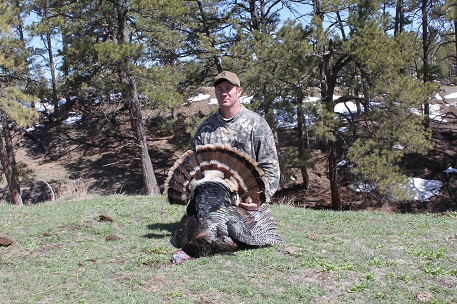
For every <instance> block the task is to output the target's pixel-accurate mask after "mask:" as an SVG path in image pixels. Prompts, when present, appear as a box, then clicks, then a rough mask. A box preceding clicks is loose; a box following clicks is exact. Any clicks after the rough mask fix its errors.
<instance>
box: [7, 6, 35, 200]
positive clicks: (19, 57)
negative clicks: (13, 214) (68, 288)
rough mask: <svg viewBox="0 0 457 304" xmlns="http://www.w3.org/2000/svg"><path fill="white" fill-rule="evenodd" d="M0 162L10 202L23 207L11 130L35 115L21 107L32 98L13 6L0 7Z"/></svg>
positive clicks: (20, 23) (16, 13)
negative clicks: (27, 83) (26, 84)
mask: <svg viewBox="0 0 457 304" xmlns="http://www.w3.org/2000/svg"><path fill="white" fill-rule="evenodd" d="M0 13H1V15H2V18H1V20H0V46H1V49H2V52H1V55H0V125H1V130H0V161H1V165H2V168H3V172H4V174H5V176H6V181H7V183H8V188H9V191H10V194H11V197H12V200H13V202H14V203H15V204H17V205H22V204H23V201H22V197H21V190H20V185H19V180H18V176H17V172H15V167H16V159H15V157H14V145H13V140H12V129H13V128H15V127H16V126H19V127H23V126H25V125H27V124H28V123H29V122H30V121H31V119H32V118H33V117H35V115H36V112H35V111H33V110H29V109H27V108H26V107H24V106H23V104H24V103H27V102H31V101H32V100H33V97H31V96H28V95H26V94H24V93H23V91H24V88H25V86H24V84H25V82H26V80H27V78H28V65H27V58H28V54H27V52H26V48H25V43H24V40H23V37H22V35H21V34H20V31H19V32H18V30H20V29H22V20H21V18H20V14H19V7H18V6H15V5H14V3H8V2H2V3H1V4H0Z"/></svg>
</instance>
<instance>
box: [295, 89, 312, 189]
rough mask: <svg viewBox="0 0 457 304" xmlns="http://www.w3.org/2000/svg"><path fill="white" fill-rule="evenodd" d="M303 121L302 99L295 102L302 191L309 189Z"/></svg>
mask: <svg viewBox="0 0 457 304" xmlns="http://www.w3.org/2000/svg"><path fill="white" fill-rule="evenodd" d="M304 126H305V119H304V114H303V98H302V97H299V100H297V137H298V158H299V159H300V171H301V175H302V178H303V189H305V190H308V189H309V174H308V169H307V168H306V159H305V143H304V131H303V129H304Z"/></svg>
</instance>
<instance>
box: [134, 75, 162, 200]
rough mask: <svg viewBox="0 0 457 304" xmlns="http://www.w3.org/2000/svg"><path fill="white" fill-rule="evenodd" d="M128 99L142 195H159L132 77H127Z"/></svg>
mask: <svg viewBox="0 0 457 304" xmlns="http://www.w3.org/2000/svg"><path fill="white" fill-rule="evenodd" d="M129 95H130V96H129V97H130V98H129V99H130V103H131V104H130V117H131V121H132V126H133V128H134V130H135V134H136V139H137V143H138V147H139V150H140V162H141V170H142V173H143V186H144V189H143V190H144V194H146V195H159V194H160V189H159V185H158V184H157V180H156V177H155V173H154V168H153V166H152V162H151V157H150V156H149V151H148V143H147V140H146V136H145V132H144V126H143V118H142V115H141V104H140V100H139V98H138V92H137V88H136V82H135V79H134V78H133V76H130V77H129Z"/></svg>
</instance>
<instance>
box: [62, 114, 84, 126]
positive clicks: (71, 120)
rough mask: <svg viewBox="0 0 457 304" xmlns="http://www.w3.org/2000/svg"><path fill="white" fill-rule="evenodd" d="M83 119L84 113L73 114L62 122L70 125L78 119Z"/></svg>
mask: <svg viewBox="0 0 457 304" xmlns="http://www.w3.org/2000/svg"><path fill="white" fill-rule="evenodd" d="M81 119H83V117H82V115H72V116H70V117H68V118H67V119H65V120H64V121H62V123H63V124H64V125H69V124H72V123H75V122H77V121H80V120H81Z"/></svg>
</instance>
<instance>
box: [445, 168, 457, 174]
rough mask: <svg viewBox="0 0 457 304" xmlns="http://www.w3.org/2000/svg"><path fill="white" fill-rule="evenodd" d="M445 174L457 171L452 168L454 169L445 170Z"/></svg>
mask: <svg viewBox="0 0 457 304" xmlns="http://www.w3.org/2000/svg"><path fill="white" fill-rule="evenodd" d="M443 172H444V173H446V174H450V173H457V169H454V168H452V167H449V168H447V169H446V170H444V171H443Z"/></svg>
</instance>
